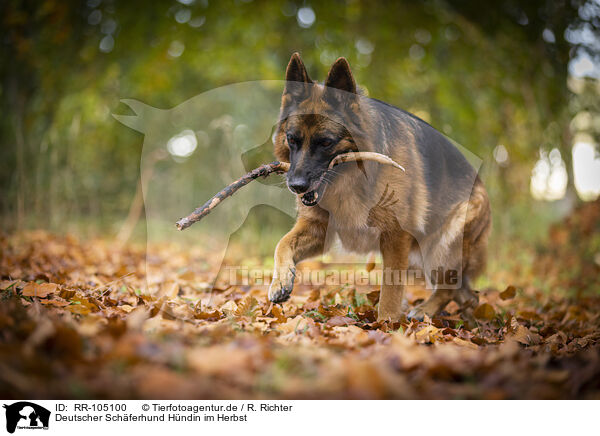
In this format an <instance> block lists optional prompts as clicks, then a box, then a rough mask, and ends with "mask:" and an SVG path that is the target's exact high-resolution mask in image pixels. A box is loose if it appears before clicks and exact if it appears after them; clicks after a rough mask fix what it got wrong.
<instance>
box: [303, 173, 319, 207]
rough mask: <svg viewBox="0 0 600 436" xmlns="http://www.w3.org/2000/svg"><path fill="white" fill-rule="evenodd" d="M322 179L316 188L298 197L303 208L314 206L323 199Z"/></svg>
mask: <svg viewBox="0 0 600 436" xmlns="http://www.w3.org/2000/svg"><path fill="white" fill-rule="evenodd" d="M322 181H323V180H322V178H321V179H320V180H319V181H318V182H317V184H316V186H315V187H314V188H313V189H311V190H310V191H307V192H305V193H304V194H302V195H300V201H301V202H302V204H303V205H305V206H309V207H310V206H315V205H316V204H317V203H318V202H319V201H320V200H321V198H322V197H323V191H324V190H325V183H322Z"/></svg>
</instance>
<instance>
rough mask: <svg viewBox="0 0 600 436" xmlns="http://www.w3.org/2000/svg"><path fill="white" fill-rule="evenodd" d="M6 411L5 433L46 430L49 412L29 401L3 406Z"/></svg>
mask: <svg viewBox="0 0 600 436" xmlns="http://www.w3.org/2000/svg"><path fill="white" fill-rule="evenodd" d="M4 408H5V409H6V431H8V432H9V433H14V432H15V430H16V429H17V428H18V429H28V430H35V429H43V430H47V429H48V423H49V421H50V411H49V410H48V409H46V408H44V407H42V406H39V405H37V404H35V403H30V402H29V401H19V402H17V403H13V404H11V405H7V404H5V405H4Z"/></svg>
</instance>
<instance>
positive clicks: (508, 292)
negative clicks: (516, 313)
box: [500, 285, 517, 300]
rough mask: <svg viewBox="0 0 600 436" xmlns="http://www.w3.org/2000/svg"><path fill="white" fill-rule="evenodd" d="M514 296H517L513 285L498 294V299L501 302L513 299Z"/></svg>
mask: <svg viewBox="0 0 600 436" xmlns="http://www.w3.org/2000/svg"><path fill="white" fill-rule="evenodd" d="M515 295H517V288H515V287H514V286H513V285H510V286H508V287H507V288H506V289H505V290H504V291H503V292H500V298H501V299H503V300H510V299H511V298H515Z"/></svg>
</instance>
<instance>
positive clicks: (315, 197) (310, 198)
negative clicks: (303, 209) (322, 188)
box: [300, 190, 319, 206]
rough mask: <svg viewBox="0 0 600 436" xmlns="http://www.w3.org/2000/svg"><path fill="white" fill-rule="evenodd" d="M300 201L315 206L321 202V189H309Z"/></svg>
mask: <svg viewBox="0 0 600 436" xmlns="http://www.w3.org/2000/svg"><path fill="white" fill-rule="evenodd" d="M300 201H301V202H302V204H303V205H305V206H314V205H316V204H317V203H318V202H319V191H316V190H313V191H308V192H307V193H305V194H302V195H301V196H300Z"/></svg>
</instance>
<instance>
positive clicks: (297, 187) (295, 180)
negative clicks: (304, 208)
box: [288, 177, 310, 194]
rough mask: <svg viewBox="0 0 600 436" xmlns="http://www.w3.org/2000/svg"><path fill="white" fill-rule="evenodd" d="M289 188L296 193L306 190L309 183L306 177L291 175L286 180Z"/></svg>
mask: <svg viewBox="0 0 600 436" xmlns="http://www.w3.org/2000/svg"><path fill="white" fill-rule="evenodd" d="M288 186H289V187H290V190H291V191H292V192H294V193H296V194H302V193H304V192H306V191H308V188H309V186H310V183H309V181H308V179H307V178H306V177H292V178H290V179H289V180H288Z"/></svg>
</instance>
